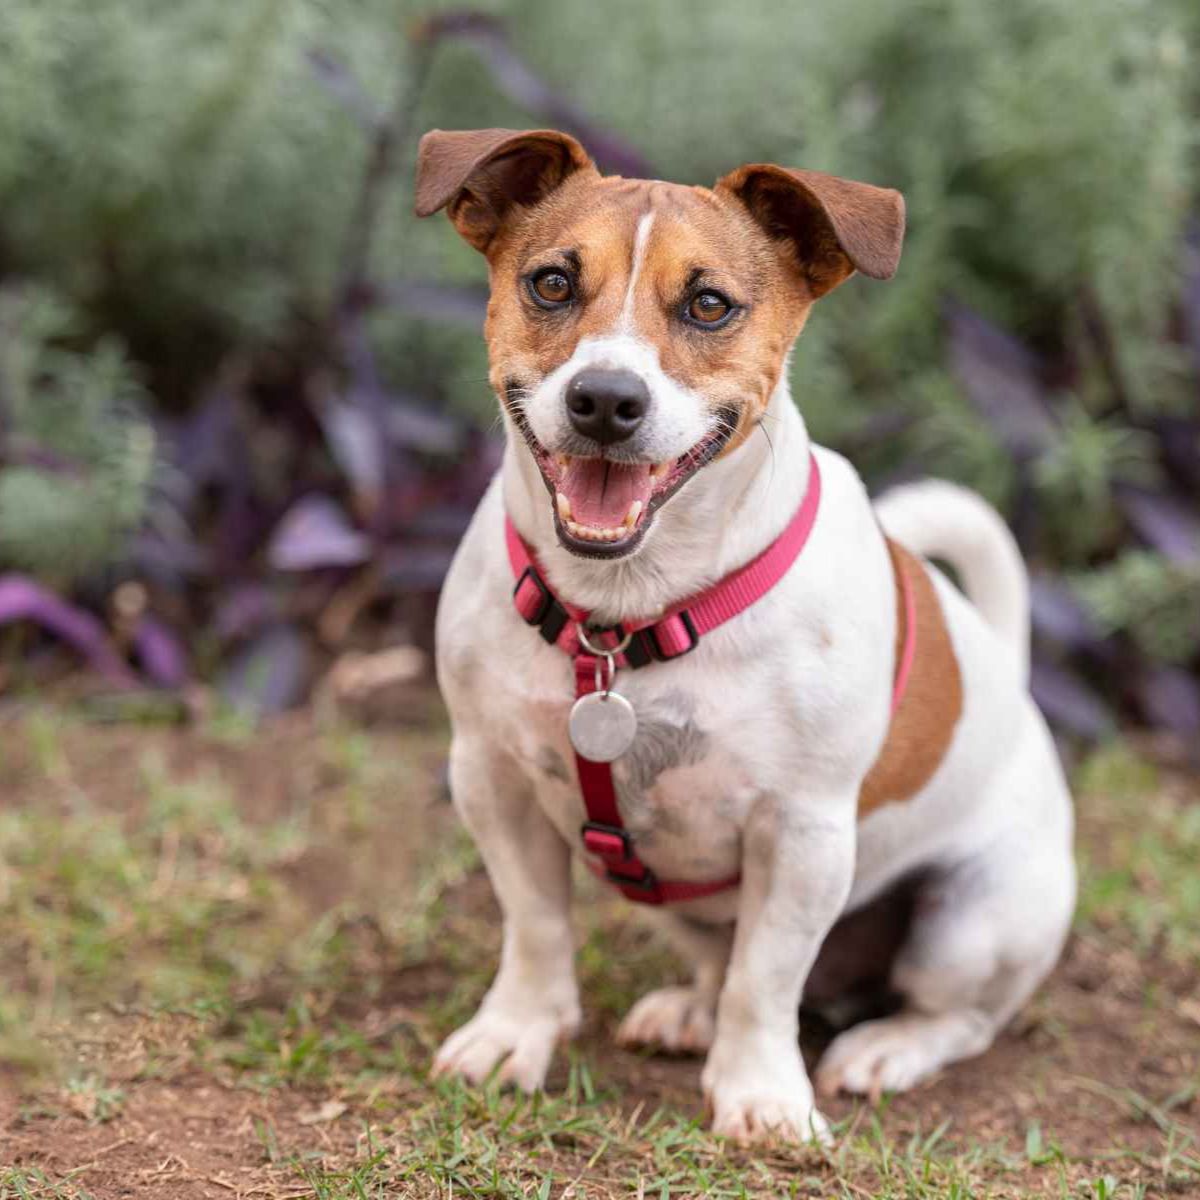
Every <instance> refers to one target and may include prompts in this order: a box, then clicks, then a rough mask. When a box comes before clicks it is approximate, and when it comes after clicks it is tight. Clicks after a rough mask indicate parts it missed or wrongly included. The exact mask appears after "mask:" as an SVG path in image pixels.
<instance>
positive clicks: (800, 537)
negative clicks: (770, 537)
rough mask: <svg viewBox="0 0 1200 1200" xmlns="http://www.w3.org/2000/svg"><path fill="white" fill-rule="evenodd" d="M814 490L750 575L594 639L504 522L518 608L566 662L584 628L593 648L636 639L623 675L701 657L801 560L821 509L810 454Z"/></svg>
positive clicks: (583, 616)
mask: <svg viewBox="0 0 1200 1200" xmlns="http://www.w3.org/2000/svg"><path fill="white" fill-rule="evenodd" d="M808 461H809V476H808V489H807V490H806V492H805V494H804V499H803V501H801V504H800V507H799V508H798V509H797V510H796V515H795V516H794V517H792V519H791V521H789V522H788V525H787V528H786V529H785V530H784V531H783V532H782V533H781V534H780V535H779V536H778V537H777V538H776V539H775V540H774V541H773V542H772V543H771V544H770V545H769V546H768V547H767V548H766V549H765V550H764V551H763V552H762V553H761V554H760V555H758V557H757V558H752V559H751V560H750V561H749V562H748V563H746V565H745V566H744V567H739V568H738V569H737V570H736V571H733V572H732V573H731V574H729V575H726V576H725V578H724V579H722V580H720V581H718V582H717V583H714V584H713V586H712V587H710V588H706V589H705V590H704V591H702V592H698V593H697V594H696V595H694V596H691V597H689V598H688V599H687V600H684V601H683V602H682V603H680V604H676V605H675V607H674V608H672V609H670V610H669V611H668V612H667V613H666V614H665V615H664V616H661V617H658V618H656V619H652V620H649V621H633V622H625V623H622V624H620V625H613V626H609V627H608V628H605V629H600V630H595V631H593V630H592V628H591V626H590V625H588V615H589V614H588V613H587V612H586V611H584V610H583V609H581V608H577V607H576V606H575V605H573V604H567V603H565V602H563V601H561V600H559V599H558V597H556V596H555V595H554V593H553V592H552V591H551V590H550V588H549V587H548V586H547V584H546V582H545V579H544V577H543V573H542V572H541V571H540V570H539V568H538V566H537V561H536V559H535V558H534V556H533V552H532V551H531V550H530V549H529V547H528V546H526V545H525V542H524V541H523V540H522V538H521V535H520V534H519V533H517V531H516V529H515V527H514V526H513V523H512V521H510V520H509V519H508V518H507V517H506V518H505V521H504V536H505V539H506V541H507V543H508V560H509V562H510V563H511V564H512V570H513V574H514V575H515V576H516V577H517V586H516V587H515V588H514V590H513V603H514V604H515V605H516V608H517V612H519V613H520V614H521V616H522V617H524V619H525V621H526V623H528V624H530V625H533V626H536V627H537V629H538V631H539V632H540V633H541V635H542V637H543V638H545V639H546V641H548V642H549V643H550V644H551V645H554V646H558V647H559V648H560V649H562V650H564V651H565V652H566V653H567V654H571V655H578V654H579V653H580V646H579V636H578V634H577V632H576V631H577V629H578V627H579V625H581V624H583V625H585V626H587V628H588V637H589V639H590V640H591V642H592V644H593V645H597V646H599V645H602V644H603V645H609V646H616V645H618V644H620V642H621V641H622V640H623V639H624V637H625V635H626V634H629V635H631V641H630V644H629V647H628V649H627V650H626V651H625V652H624V653H623V654H618V655H617V656H616V664H617V666H618V667H644V666H646V665H647V664H648V663H651V662H666V661H668V660H670V659H672V658H679V657H681V656H682V655H684V654H687V653H688V651H690V650H694V649H695V648H696V647H697V646H698V645H699V643H700V639H701V638H702V637H703V636H704V635H705V634H706V633H709V632H710V631H711V630H713V629H716V628H717V626H718V625H723V624H724V623H725V622H726V621H728V620H731V619H732V618H733V617H736V616H737V615H738V613H740V612H743V611H744V610H745V609H747V608H749V607H750V606H751V605H752V604H753V603H754V602H755V601H756V600H759V599H760V598H761V597H763V596H765V595H766V594H767V592H769V591H770V590H771V589H772V588H773V587H774V586H775V585H776V584H777V583H778V582H779V581H780V580H781V579H782V578H783V577H784V576H785V575H786V574H787V573H788V569H789V568H790V567H791V565H792V563H794V562H795V561H796V559H797V558H798V557H799V556H800V551H801V550H803V549H804V546H805V543H806V542H807V541H808V535H809V534H810V533H811V532H812V527H813V523H814V522H815V521H816V519H817V509H818V508H819V507H820V505H821V472H820V469H819V468H818V466H817V460H816V458H815V457H814V456H813V455H812V454H811V453H810V454H809V460H808Z"/></svg>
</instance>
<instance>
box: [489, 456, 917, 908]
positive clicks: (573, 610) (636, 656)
mask: <svg viewBox="0 0 1200 1200" xmlns="http://www.w3.org/2000/svg"><path fill="white" fill-rule="evenodd" d="M809 462H810V472H809V483H808V490H807V492H806V493H805V496H804V500H803V501H802V502H801V504H800V507H799V509H797V511H796V515H795V516H794V517H792V519H791V521H790V522H789V523H788V526H787V528H786V529H784V531H783V532H782V533H781V534H780V535H779V537H777V538H776V539H775V541H773V542H772V543H771V544H770V545H769V546H768V547H767V548H766V549H765V550H764V551H763V552H762V553H761V554H759V555H758V557H757V558H753V559H751V560H750V562H748V563H746V565H745V566H743V567H739V568H738V569H737V570H736V571H734V572H732V573H731V574H729V575H726V576H725V578H724V579H722V580H720V581H719V582H718V583H715V584H714V585H713V586H712V587H710V588H707V589H706V590H704V591H702V592H699V593H698V594H696V595H695V596H692V597H690V598H689V599H687V600H685V601H683V603H681V604H677V605H676V606H675V607H674V608H672V609H671V610H670V611H669V612H667V613H666V614H665V615H664V616H661V617H659V618H657V619H656V620H652V621H641V622H635V623H629V624H621V625H613V626H609V627H607V628H602V629H593V628H592V626H591V625H590V624H588V613H587V612H585V611H584V610H583V609H581V608H577V607H575V606H574V605H571V604H566V603H564V602H563V601H561V600H559V599H558V597H556V596H555V595H554V593H553V592H552V591H551V590H550V588H549V587H548V586H547V585H546V582H545V579H544V578H543V576H542V573H541V571H539V569H538V567H537V565H536V560H535V559H534V556H533V553H532V551H531V550H530V549H529V547H528V546H526V545H525V543H524V541H523V540H522V539H521V536H520V534H518V533H517V531H516V529H515V528H514V527H513V524H512V522H511V521H510V520H508V519H507V518H505V526H504V533H505V540H506V542H507V545H508V558H509V562H510V563H511V564H512V570H513V574H514V575H515V576H516V577H517V584H516V587H515V588H514V589H513V603H514V605H515V606H516V609H517V612H518V613H520V614H521V617H522V618H523V619H524V620H525V622H526V623H527V624H529V625H532V626H534V627H535V628H536V629H537V630H538V632H539V633H540V634H541V635H542V637H543V638H544V639H545V640H546V641H547V642H549V643H550V644H551V645H552V646H557V647H558V648H559V649H560V650H562V651H563V652H564V653H566V654H569V655H571V656H572V658H573V659H574V660H575V695H576V697H580V696H585V695H587V694H588V693H589V692H592V691H594V690H595V689H596V687H597V681H598V680H599V678H600V675H601V673H600V671H598V670H597V665H598V662H597V657H598V656H597V655H595V654H593V653H591V652H590V651H589V650H588V649H587V648H586V647H585V646H583V645H582V644H581V643H580V639H579V626H580V625H582V626H584V628H585V629H586V635H585V636H586V638H587V640H588V641H589V642H590V643H591V644H592V646H594V647H596V648H599V649H603V648H605V647H612V648H614V650H615V648H616V647H618V646H621V645H622V644H624V646H625V648H624V649H623V650H621V651H620V652H615V653H614V654H613V661H614V663H615V664H616V666H619V667H632V668H635V669H637V668H641V667H645V666H648V665H649V664H650V663H654V662H669V661H670V660H671V659H673V658H681V657H682V656H683V655H685V654H687V653H689V652H690V651H692V650H694V649H695V648H696V647H697V646H698V645H699V643H700V639H701V638H702V637H703V636H704V635H705V634H706V633H708V632H709V631H710V630H713V629H716V628H717V626H718V625H723V624H724V623H725V622H726V621H728V620H731V619H732V618H733V617H736V616H737V615H738V614H739V613H741V612H744V611H745V610H746V609H748V608H749V607H750V606H751V605H752V604H754V602H755V601H756V600H758V599H760V598H761V597H762V596H765V595H766V593H767V592H769V591H770V590H771V588H773V587H774V586H775V585H776V584H777V583H778V582H779V581H780V580H781V579H782V578H783V577H784V576H785V575H786V574H787V572H788V570H789V568H790V567H791V566H792V564H793V563H794V562H795V561H796V559H797V558H798V557H799V556H800V552H801V551H802V550H803V549H804V546H805V543H806V542H807V541H808V536H809V534H810V533H811V532H812V527H813V524H814V522H815V521H816V519H817V510H818V508H819V507H820V504H821V472H820V469H819V468H818V466H817V460H816V458H815V457H812V456H810V458H809ZM897 576H898V578H899V580H900V588H901V592H902V601H903V607H904V618H905V634H904V644H903V648H902V651H901V654H900V658H899V662H898V663H897V668H896V680H895V685H894V688H893V692H892V711H893V712H895V711H896V706H897V705H898V704H899V703H900V698H901V697H902V696H903V694H904V689H905V687H906V685H907V683H908V676H909V672H910V670H911V668H912V660H913V654H914V652H915V649H916V623H915V621H914V611H913V594H912V587H911V585H910V584H909V582H908V579H907V576H906V575H905V574H904V572H903V571H898V572H897ZM575 766H576V770H577V771H578V774H579V787H580V790H581V792H582V793H583V804H584V808H585V809H586V810H587V816H588V819H587V820H586V821H585V822H584V824H583V828H582V830H581V834H582V838H583V845H584V849H585V850H586V851H587V852H588V853H589V854H591V855H593V856H594V859H590V860H586V861H587V863H588V866H589V868H590V869H591V870H592V871H593V872H595V873H596V874H597V875H600V876H602V877H603V878H605V879H607V880H608V882H609V883H611V884H613V885H614V886H616V887H617V888H619V889H620V890H621V892H622V893H624V895H625V896H626V897H627V898H628V899H630V900H634V901H637V902H638V903H641V904H670V903H672V902H675V901H681V900H699V899H701V898H702V897H704V896H712V895H715V894H716V893H717V892H723V891H725V890H726V889H728V888H732V887H736V886H737V884H738V882H739V881H740V879H741V875H740V873H739V874H738V875H733V876H730V877H729V878H727V879H714V880H708V881H706V882H703V883H691V882H687V881H681V880H674V881H670V880H665V879H659V878H658V877H657V876H656V875H655V874H654V872H653V871H652V870H651V869H650V868H649V867H648V866H646V864H645V863H643V862H642V861H641V859H640V858H638V856H637V852H636V850H635V849H634V846H633V838H632V837H631V836H630V834H629V831H628V830H627V829H626V828H625V825H624V822H623V821H622V820H621V813H620V809H619V808H618V807H617V794H616V789H615V787H614V786H613V776H612V767H611V764H609V763H606V762H593V761H591V760H590V759H586V758H583V757H582V756H581V755H579V754H576V755H575ZM597 860H598V861H597Z"/></svg>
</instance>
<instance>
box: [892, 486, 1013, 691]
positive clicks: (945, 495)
mask: <svg viewBox="0 0 1200 1200" xmlns="http://www.w3.org/2000/svg"><path fill="white" fill-rule="evenodd" d="M875 511H876V513H877V514H878V516H879V521H880V524H882V525H883V528H884V530H885V532H886V533H887V535H888V536H889V537H891V538H894V539H895V540H896V541H898V542H900V543H901V545H903V546H905V547H906V548H907V549H909V550H911V551H912V552H913V553H914V554H920V555H922V556H923V557H926V558H939V559H941V560H943V561H944V562H946V563H948V564H949V565H950V566H951V567H953V569H954V570H955V572H956V573H957V574H958V577H959V579H960V580H961V582H962V586H963V590H964V591H965V592H966V593H967V596H968V598H969V599H970V600H971V602H972V603H973V604H974V605H975V607H976V608H978V609H979V611H980V612H981V613H982V614H983V617H984V619H985V620H986V621H987V623H988V624H989V625H991V626H992V628H993V629H995V630H996V632H997V633H998V634H999V635H1000V636H1001V637H1002V638H1003V639H1004V641H1005V642H1006V643H1007V644H1008V646H1009V647H1010V649H1011V650H1012V652H1013V653H1014V654H1015V655H1016V656H1017V662H1018V663H1019V665H1020V668H1021V675H1022V678H1025V679H1027V678H1028V677H1029V577H1028V575H1027V574H1026V573H1025V564H1024V562H1023V561H1022V560H1021V552H1020V550H1019V549H1018V548H1017V543H1016V541H1015V539H1014V538H1013V535H1012V534H1011V533H1010V532H1009V529H1008V526H1007V525H1005V523H1004V521H1003V519H1002V518H1001V516H1000V514H999V513H998V512H996V510H995V509H994V508H992V506H991V505H990V504H988V503H987V501H985V500H984V499H983V498H982V497H981V496H978V495H976V494H975V493H974V492H972V491H968V490H967V489H966V488H963V487H959V486H957V485H956V484H953V483H944V482H942V481H941V480H938V479H927V480H922V481H920V482H918V483H909V484H903V485H901V486H900V487H896V488H892V489H891V490H890V491H888V492H886V493H885V494H884V495H883V496H881V497H880V499H879V500H878V501H877V502H876V505H875Z"/></svg>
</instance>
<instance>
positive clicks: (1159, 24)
mask: <svg viewBox="0 0 1200 1200" xmlns="http://www.w3.org/2000/svg"><path fill="white" fill-rule="evenodd" d="M1198 52H1200V7H1198V6H1197V5H1196V4H1195V3H1194V0H1011V2H1010V3H1007V4H1003V5H1001V4H995V3H993V2H992V0H913V2H911V3H906V4H903V5H880V4H878V3H873V2H871V0H813V2H812V3H810V4H807V5H805V6H803V8H797V7H794V6H793V7H789V8H783V9H781V8H779V7H778V6H775V5H769V4H765V3H758V4H751V5H744V6H741V7H740V8H737V9H734V8H729V7H716V6H702V5H699V6H698V5H696V4H694V3H689V2H687V0H657V2H656V3H654V4H652V5H651V4H644V3H639V2H637V0H620V2H619V3H612V4H606V5H587V6H585V5H563V4H560V5H543V4H535V3H533V2H532V0H498V2H496V3H493V4H490V5H485V6H481V7H480V8H478V9H475V10H466V9H462V8H453V7H449V6H439V5H436V4H431V3H428V2H426V3H416V2H413V0H406V2H397V0H339V2H336V3H335V0H245V2H244V3H242V4H237V5H231V4H228V3H222V2H221V0H191V3H189V4H187V5H182V6H168V7H164V6H162V5H161V4H158V3H155V2H154V0H109V2H108V3H106V4H100V5H98V4H94V3H87V2H85V0H6V2H5V4H4V5H3V6H0V689H3V688H5V687H8V688H14V689H19V688H20V687H22V686H27V685H29V684H31V683H33V684H37V683H41V682H43V681H45V680H46V679H48V678H54V677H56V676H58V675H60V674H62V673H64V672H68V671H73V670H74V668H75V664H76V663H77V662H78V659H79V656H82V657H83V658H84V659H85V660H86V662H87V663H88V665H89V666H90V667H91V668H92V670H93V671H94V672H98V673H99V674H100V675H102V676H103V677H104V678H105V679H106V680H108V681H109V682H110V683H112V684H117V685H120V687H121V689H123V692H122V693H121V694H123V695H125V696H127V697H140V698H144V697H145V696H146V695H147V694H152V695H154V696H155V697H157V699H156V701H155V702H156V703H161V705H163V706H164V708H163V711H168V712H171V711H174V710H173V709H172V704H173V703H174V701H175V699H176V698H178V697H183V696H188V695H190V694H193V693H194V691H195V689H194V688H192V687H191V685H192V684H195V683H197V682H204V683H209V682H211V683H213V684H215V686H216V690H217V693H218V694H219V695H220V696H222V697H223V698H224V700H225V701H226V702H227V703H229V704H231V705H233V706H235V707H246V708H250V709H254V710H256V711H264V710H265V711H271V710H278V709H282V708H286V707H289V706H293V705H296V704H300V703H303V702H305V701H306V700H307V699H309V698H310V697H311V696H313V695H314V694H317V695H321V694H322V688H323V687H324V686H325V685H326V684H329V686H330V687H335V690H336V689H337V688H341V689H343V690H350V691H353V689H354V687H355V686H357V683H360V682H362V679H363V678H364V677H366V676H370V675H371V672H372V670H374V671H375V673H376V676H379V677H384V678H386V677H387V676H388V671H389V670H392V671H395V672H398V673H399V674H401V675H403V674H404V673H405V672H406V671H409V670H411V669H413V663H414V662H416V661H418V659H417V658H415V657H413V656H411V655H410V656H409V657H407V658H400V659H397V658H395V657H394V655H393V657H392V658H391V659H388V660H387V663H385V664H383V665H382V666H381V664H380V654H381V652H384V651H386V650H387V649H388V648H389V647H401V648H415V650H419V649H420V648H422V647H425V648H427V646H428V639H429V627H430V619H431V614H432V611H433V605H434V602H435V599H436V593H437V589H438V586H439V583H440V580H441V577H442V574H443V573H444V571H445V568H446V566H447V564H448V561H449V556H450V554H451V553H452V551H453V547H454V544H455V542H456V540H457V538H458V536H459V535H460V533H461V531H462V529H463V528H464V526H465V522H466V520H467V518H468V516H469V514H470V511H471V509H472V507H473V505H474V503H475V501H476V499H477V498H478V496H479V495H480V493H481V491H482V488H483V486H484V484H485V482H486V480H487V477H488V475H489V473H490V471H491V470H492V469H493V468H494V466H495V465H496V463H497V461H498V458H497V447H496V441H495V439H496V425H495V417H494V413H495V407H494V405H495V402H494V399H493V398H492V396H491V395H490V392H489V389H488V386H487V384H486V381H485V375H486V362H485V355H484V347H483V343H482V339H481V336H480V326H481V322H482V314H483V307H484V287H483V274H484V273H483V266H482V262H481V260H479V259H478V258H477V256H476V255H475V254H474V252H473V251H471V250H469V249H468V248H467V247H466V246H464V245H463V244H461V243H460V242H459V241H458V240H457V239H456V238H455V236H454V234H453V233H452V231H451V230H450V227H449V225H448V223H447V222H445V221H440V220H439V221H431V222H425V223H417V222H416V221H414V220H413V219H412V217H411V215H410V214H411V204H410V190H411V168H412V162H413V155H414V150H415V144H416V139H417V137H418V136H419V135H420V133H421V132H422V131H423V130H425V129H426V128H430V127H434V126H441V127H444V128H456V127H458V128H467V127H474V126H487V125H507V126H513V127H518V128H520V127H526V126H545V125H555V126H558V127H561V128H565V129H568V130H570V131H572V132H574V133H575V134H576V135H578V136H579V137H581V139H582V140H583V141H584V142H585V143H586V144H587V145H588V146H589V148H590V149H591V151H592V152H593V153H594V155H595V156H596V157H597V159H598V160H599V161H600V163H601V165H602V166H603V167H605V168H606V169H608V170H612V171H616V172H620V173H624V174H647V173H649V174H654V175H659V176H663V177H666V178H670V179H676V180H680V181H684V182H697V183H711V182H712V181H713V180H714V179H715V178H716V177H717V176H719V175H721V174H723V173H724V172H725V171H727V170H729V169H731V168H732V167H734V166H736V165H737V164H739V163H741V162H745V161H761V160H774V161H778V162H781V163H785V164H791V165H803V166H807V167H815V168H819V169H822V170H826V171H832V172H835V173H839V174H844V175H849V176H852V177H856V178H861V179H865V180H869V181H872V182H876V183H881V184H889V185H892V186H895V187H898V188H900V189H902V190H903V191H904V193H905V195H906V197H907V201H908V211H909V236H908V241H907V245H906V249H905V254H904V260H903V263H902V266H901V270H900V273H899V275H898V276H897V278H896V279H895V280H894V281H893V282H892V283H890V284H888V285H886V286H881V285H876V284H871V283H864V282H852V283H851V284H850V285H848V286H847V287H845V288H843V289H841V290H840V291H838V292H837V293H836V294H835V295H834V296H833V297H831V298H830V299H829V300H827V301H825V302H824V304H823V305H822V306H821V308H820V310H819V311H818V314H817V316H816V317H815V318H814V320H813V321H812V322H811V323H810V325H809V327H808V330H807V331H806V333H805V335H804V337H803V339H802V341H801V344H800V348H799V351H798V353H797V354H796V356H795V360H794V366H793V385H794V391H795V395H796V397H797V402H798V403H799V404H800V405H801V407H802V410H803V411H804V413H805V415H806V418H807V420H808V422H809V425H810V428H811V429H812V431H813V433H814V434H815V436H816V437H817V439H818V440H820V441H822V442H824V443H826V444H828V445H831V446H833V447H836V448H838V449H840V450H842V451H844V452H845V453H847V454H849V455H850V456H851V457H852V458H853V459H854V461H855V462H856V463H857V464H858V465H859V467H860V469H861V470H862V471H863V473H864V474H865V476H866V477H867V479H868V481H869V482H870V483H871V485H872V487H874V488H880V487H883V486H885V485H886V484H888V483H890V482H894V481H896V480H898V479H902V478H905V477H910V476H914V475H923V474H936V475H943V476H948V477H951V478H954V479H958V480H961V481H963V482H965V483H968V484H970V485H972V486H974V487H977V488H979V489H980V490H981V491H983V492H984V493H985V494H986V495H987V496H988V497H989V498H990V499H992V500H993V501H994V502H996V503H997V504H999V505H1000V506H1001V507H1002V508H1003V510H1004V511H1005V513H1006V514H1007V516H1008V517H1009V519H1010V520H1011V521H1012V523H1013V525H1014V527H1015V528H1016V530H1017V532H1018V536H1019V537H1020V539H1021V542H1022V545H1023V548H1024V550H1025V553H1026V555H1027V557H1028V559H1029V561H1030V563H1031V566H1032V568H1033V570H1034V574H1035V612H1034V619H1035V637H1036V642H1037V646H1036V669H1035V691H1036V694H1037V696H1038V699H1039V701H1040V702H1041V703H1042V705H1043V707H1044V708H1045V709H1046V710H1047V711H1048V713H1049V714H1050V716H1051V717H1052V719H1053V720H1054V722H1055V723H1056V725H1057V727H1058V728H1059V729H1060V730H1061V731H1063V732H1067V733H1070V734H1073V735H1076V736H1081V737H1084V738H1088V739H1096V738H1102V737H1104V736H1106V735H1107V734H1108V733H1109V732H1110V731H1111V730H1113V729H1114V728H1116V726H1117V725H1118V724H1124V723H1127V722H1133V723H1141V724H1145V725H1149V726H1152V727H1156V728H1160V729H1165V730H1169V731H1172V732H1173V733H1174V734H1175V735H1177V736H1181V737H1182V738H1184V739H1191V740H1193V744H1195V742H1194V739H1196V736H1197V735H1198V734H1200V177H1198V172H1197V166H1198V163H1200V65H1198V57H1197V56H1198ZM415 650H414V654H415ZM356 672H357V673H356ZM364 673H365V674H364ZM356 681H357V682H356ZM146 689H157V691H154V692H152V693H149V692H147V690H146ZM186 709H187V704H186V703H184V702H183V701H180V710H181V711H186Z"/></svg>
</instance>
